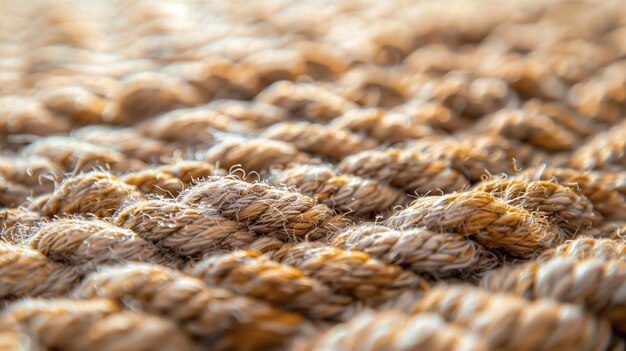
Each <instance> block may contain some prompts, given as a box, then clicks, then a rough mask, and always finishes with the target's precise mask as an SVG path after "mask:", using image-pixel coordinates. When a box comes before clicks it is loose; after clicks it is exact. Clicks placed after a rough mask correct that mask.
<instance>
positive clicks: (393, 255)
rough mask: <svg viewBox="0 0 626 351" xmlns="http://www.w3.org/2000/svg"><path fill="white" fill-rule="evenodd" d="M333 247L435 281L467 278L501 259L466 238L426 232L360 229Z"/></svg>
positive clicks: (341, 235) (336, 240) (343, 236)
mask: <svg viewBox="0 0 626 351" xmlns="http://www.w3.org/2000/svg"><path fill="white" fill-rule="evenodd" d="M332 245H333V246H336V247H340V248H343V249H345V250H355V251H363V252H365V253H367V254H368V255H370V257H372V258H375V259H378V260H380V261H382V262H385V263H387V264H394V265H399V266H401V267H404V268H406V269H410V270H411V271H413V272H415V273H423V274H428V275H431V276H434V277H449V276H457V275H458V276H461V277H465V276H468V275H473V274H475V273H480V272H483V271H487V270H490V269H492V268H495V267H496V266H497V264H498V259H497V257H496V256H495V255H494V254H493V253H491V252H489V251H488V250H486V249H485V248H483V247H482V246H480V245H478V244H477V243H476V242H474V241H472V240H468V239H467V238H466V237H464V236H462V235H459V234H453V233H438V232H434V231H431V230H428V229H425V228H415V229H406V230H394V229H390V228H388V227H384V226H377V225H360V226H356V227H353V228H350V229H348V230H345V231H343V232H341V233H339V234H337V235H336V236H335V237H334V238H333V241H332Z"/></svg>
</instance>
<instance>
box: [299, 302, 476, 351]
mask: <svg viewBox="0 0 626 351" xmlns="http://www.w3.org/2000/svg"><path fill="white" fill-rule="evenodd" d="M486 347H487V345H486V344H485V343H484V342H483V341H482V340H481V339H480V338H479V337H477V336H476V335H474V334H473V333H471V332H469V331H467V330H464V329H463V328H460V327H457V326H454V325H452V324H448V323H446V322H445V321H444V320H443V319H442V318H441V317H439V316H436V315H431V314H419V315H415V316H409V315H407V314H404V313H401V312H398V311H393V310H391V311H382V312H377V313H373V312H364V313H361V314H359V315H357V316H355V317H353V318H352V319H350V320H349V321H348V322H346V323H344V324H340V325H337V326H335V327H333V328H332V329H330V330H328V331H326V332H324V333H322V335H320V336H318V337H316V338H312V339H311V340H302V341H299V342H296V344H295V345H294V346H293V347H292V348H291V350H293V351H299V350H318V349H333V350H342V351H343V350H379V349H385V350H394V351H395V350H416V349H428V350H437V351H439V350H441V351H454V350H485V349H486Z"/></svg>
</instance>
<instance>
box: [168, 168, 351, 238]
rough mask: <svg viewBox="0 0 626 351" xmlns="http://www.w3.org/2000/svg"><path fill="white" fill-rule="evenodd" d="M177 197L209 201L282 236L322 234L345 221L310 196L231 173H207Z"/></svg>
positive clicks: (250, 224)
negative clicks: (202, 178) (200, 180)
mask: <svg viewBox="0 0 626 351" xmlns="http://www.w3.org/2000/svg"><path fill="white" fill-rule="evenodd" d="M180 201H181V202H182V203H185V204H189V205H191V204H207V205H210V206H212V207H214V208H216V209H217V210H218V211H219V213H220V214H221V215H222V216H224V217H226V218H229V219H231V220H236V221H238V222H239V223H241V224H242V225H243V226H244V227H246V228H248V229H250V230H251V231H253V232H256V233H258V234H271V235H275V236H276V237H278V238H281V239H290V238H292V239H298V238H305V237H311V238H315V237H321V236H324V235H326V234H328V233H329V232H330V231H332V230H336V229H337V228H343V227H344V226H345V225H346V224H348V220H347V219H345V218H343V217H341V216H337V215H335V214H334V213H333V211H332V210H331V209H330V208H328V207H327V206H326V205H319V204H317V203H316V201H315V200H314V199H312V198H310V197H307V196H304V195H300V194H298V193H294V192H289V191H287V190H281V189H276V188H272V187H270V186H268V185H266V184H261V183H247V182H244V181H242V180H238V179H236V178H233V177H209V178H207V180H206V181H204V182H202V183H199V184H198V185H196V186H194V187H191V188H189V189H187V190H186V191H185V192H183V193H182V194H181V196H180Z"/></svg>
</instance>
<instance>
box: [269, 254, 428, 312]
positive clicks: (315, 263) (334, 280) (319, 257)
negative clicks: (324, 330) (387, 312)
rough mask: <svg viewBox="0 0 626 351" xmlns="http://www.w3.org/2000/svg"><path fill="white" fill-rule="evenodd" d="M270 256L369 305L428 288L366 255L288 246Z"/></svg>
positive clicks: (418, 278) (409, 276) (415, 277)
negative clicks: (403, 292) (405, 291)
mask: <svg viewBox="0 0 626 351" xmlns="http://www.w3.org/2000/svg"><path fill="white" fill-rule="evenodd" d="M268 256H270V257H271V258H272V259H273V260H276V261H279V262H281V263H284V264H288V265H291V266H294V267H296V268H298V269H300V270H301V271H303V272H304V273H306V274H307V275H309V276H311V277H314V278H317V279H319V280H320V281H322V282H324V283H326V284H328V285H330V286H331V287H332V288H333V289H335V290H336V291H338V292H339V293H341V294H347V295H349V296H354V297H355V298H357V299H360V300H364V301H368V302H381V301H384V300H386V299H387V298H390V297H393V296H396V295H398V294H400V293H401V292H402V290H405V289H408V288H426V287H427V286H428V284H427V283H426V281H424V280H423V279H422V278H420V277H419V276H416V275H415V274H413V273H412V272H410V271H406V270H404V269H402V267H399V266H397V265H391V264H385V263H383V262H381V261H379V260H377V259H374V258H372V257H370V256H369V255H368V254H366V253H365V252H360V251H345V250H342V249H339V248H336V247H331V246H326V245H322V244H318V243H301V244H290V245H285V246H282V247H281V248H280V249H278V250H276V251H275V252H273V253H272V254H268Z"/></svg>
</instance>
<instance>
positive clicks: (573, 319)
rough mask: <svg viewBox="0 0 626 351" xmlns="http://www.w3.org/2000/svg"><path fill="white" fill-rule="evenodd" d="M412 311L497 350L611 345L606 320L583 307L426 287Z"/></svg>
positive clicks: (461, 288) (595, 347) (478, 290)
mask: <svg viewBox="0 0 626 351" xmlns="http://www.w3.org/2000/svg"><path fill="white" fill-rule="evenodd" d="M411 311H412V313H414V314H417V315H418V316H419V315H420V314H422V313H434V314H438V315H440V316H441V317H442V318H443V319H444V320H446V321H447V322H449V323H454V324H456V325H459V326H461V327H464V328H467V329H469V330H471V331H473V332H475V333H477V334H478V335H481V336H482V337H483V338H484V340H485V341H486V343H487V345H488V346H489V347H490V348H494V349H499V350H502V349H504V350H554V349H567V350H606V349H608V348H609V346H610V343H611V331H610V328H609V326H608V324H607V323H606V322H604V321H602V320H598V319H595V318H593V317H592V316H591V315H589V314H587V313H585V312H584V311H583V310H582V309H579V308H576V307H574V306H569V305H561V304H557V303H553V302H550V301H545V300H541V301H536V302H526V301H524V300H523V299H521V298H517V297H515V296H512V295H508V294H490V293H487V292H486V291H484V290H480V289H476V288H470V287H463V286H459V287H448V288H438V289H433V290H430V291H429V292H428V293H426V295H425V296H424V298H423V299H421V300H419V301H417V302H416V303H415V305H413V307H412V308H411Z"/></svg>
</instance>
